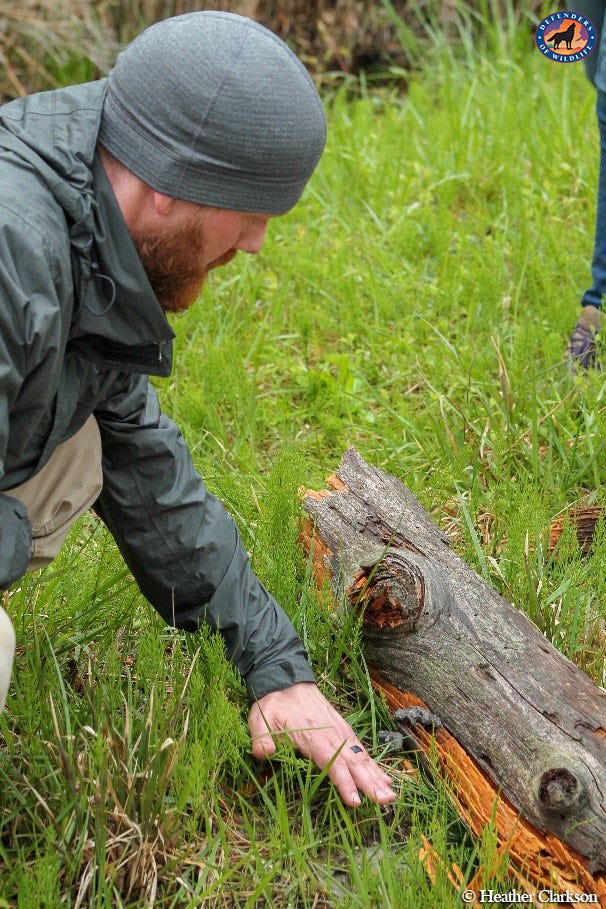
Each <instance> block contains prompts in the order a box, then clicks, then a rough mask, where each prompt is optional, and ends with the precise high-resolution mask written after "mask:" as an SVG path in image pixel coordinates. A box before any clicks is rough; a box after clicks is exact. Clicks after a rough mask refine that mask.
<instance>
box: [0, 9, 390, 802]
mask: <svg viewBox="0 0 606 909" xmlns="http://www.w3.org/2000/svg"><path fill="white" fill-rule="evenodd" d="M324 142H325V118H324V113H323V110H322V105H321V102H320V99H319V97H318V95H317V92H316V91H315V88H314V86H313V83H312V82H311V79H310V78H309V76H308V74H307V72H306V71H305V69H304V67H303V65H302V64H301V63H300V62H299V60H298V59H297V58H296V57H295V55H294V54H293V53H292V52H291V51H290V50H289V49H288V48H287V46H286V45H285V44H284V43H283V42H282V41H281V40H280V39H278V38H277V37H276V36H275V35H273V34H272V33H271V32H269V31H267V30H266V29H264V28H263V27H261V26H260V25H258V24H257V23H254V22H252V21H251V20H249V19H246V18H243V17H241V16H235V15H232V14H229V13H219V12H198V13H192V14H188V15H184V16H177V17H175V18H173V19H167V20H165V21H163V22H161V23H159V24H157V25H155V26H152V27H151V28H149V29H147V30H146V31H144V32H143V33H142V34H141V35H140V36H139V38H137V39H136V40H135V41H134V42H133V43H132V44H131V45H129V46H128V47H127V49H126V50H125V51H124V52H123V53H122V54H121V55H120V56H119V57H118V61H117V63H116V66H115V68H114V69H113V70H112V72H111V73H110V75H109V77H108V78H107V79H102V80H100V81H98V82H92V83H88V84H86V85H80V86H75V87H70V88H64V89H60V90H58V91H52V92H44V93H41V94H38V95H32V96H31V97H29V98H24V99H19V100H16V101H12V102H10V103H9V104H6V105H5V106H4V107H2V108H1V109H0V221H1V231H0V295H1V306H0V376H1V382H0V491H1V493H2V494H1V495H0V587H6V586H7V585H9V584H11V583H12V582H13V581H15V580H16V579H17V578H19V577H20V576H21V575H22V574H23V573H24V572H25V571H26V570H28V569H33V568H36V567H39V566H42V565H45V564H48V563H49V562H50V561H52V559H53V558H54V557H55V556H56V555H57V553H58V551H59V548H60V546H61V543H62V542H63V540H64V538H65V536H66V534H67V531H68V529H69V527H70V525H71V524H72V523H73V521H74V520H75V519H76V518H77V517H78V516H79V515H80V514H82V513H83V512H84V511H85V510H86V509H87V508H88V507H89V506H91V505H92V504H94V506H95V510H96V512H97V513H98V514H99V515H100V516H101V518H102V520H103V521H104V522H105V524H106V525H107V527H108V528H109V530H110V531H111V533H112V534H113V536H114V538H115V539H116V542H117V544H118V546H119V548H120V551H121V552H122V555H123V556H124V559H125V561H126V562H127V564H128V566H129V568H130V570H131V571H132V573H133V575H134V577H135V578H136V580H137V583H138V585H139V587H140V589H141V591H142V592H143V594H144V595H145V596H146V597H147V599H148V600H149V601H150V602H151V603H152V604H153V606H154V607H155V608H156V609H157V610H158V612H159V613H160V614H161V615H162V617H163V618H164V620H165V621H166V622H168V623H170V624H173V625H175V626H177V627H179V628H185V629H189V630H195V629H196V628H198V627H199V625H200V623H201V622H207V623H208V624H209V625H210V626H211V627H212V628H214V629H217V630H218V631H220V632H221V634H222V635H223V637H224V639H225V643H226V648H227V653H228V655H229V657H230V659H231V660H232V661H233V663H234V664H235V666H236V667H237V668H238V669H239V670H240V672H241V673H242V676H243V678H244V680H245V682H246V686H247V690H248V694H249V697H250V699H251V702H252V708H251V712H250V718H249V726H250V731H251V735H252V739H253V745H252V749H253V753H254V754H255V756H257V757H264V756H268V755H270V754H271V753H272V752H273V751H274V748H275V745H274V741H273V736H272V733H276V732H281V731H284V730H287V733H288V735H289V736H290V738H291V739H292V741H293V742H294V744H295V745H296V747H297V748H298V749H299V750H300V751H301V752H302V753H303V754H304V755H306V756H308V757H310V758H311V759H313V760H314V761H315V762H316V763H317V764H318V766H320V767H324V766H325V765H326V764H328V763H329V762H330V761H331V760H332V759H333V758H334V756H335V754H337V757H336V758H335V759H334V762H333V764H332V766H331V768H330V770H329V776H330V778H331V779H332V781H333V783H334V784H335V786H336V787H337V789H338V791H339V793H340V795H341V797H342V798H343V800H344V801H345V802H346V803H347V804H348V805H356V804H358V803H359V801H360V793H364V794H366V795H368V796H369V797H370V798H371V799H373V800H374V801H376V802H379V803H386V802H389V801H391V800H392V799H393V798H394V797H395V796H394V793H393V791H392V790H391V788H390V778H389V777H388V776H387V775H386V774H385V773H384V772H383V771H382V770H381V769H380V768H379V767H378V766H377V764H375V762H374V761H373V760H372V759H371V758H370V756H369V755H368V754H367V753H366V751H365V750H364V748H363V747H362V746H361V744H360V742H359V741H358V740H357V738H356V736H355V734H354V732H353V730H352V729H351V727H350V726H349V725H348V724H347V723H346V722H345V720H344V719H343V718H342V717H341V716H340V715H339V714H338V713H337V712H336V710H335V709H334V708H333V707H332V706H331V705H330V704H329V703H328V701H327V700H326V699H325V698H324V697H323V695H322V694H321V692H320V691H319V689H318V688H317V686H316V684H315V682H314V677H313V673H312V671H311V669H310V666H309V663H308V660H307V654H306V653H305V651H304V649H303V646H302V644H301V642H300V640H299V638H298V637H297V635H296V632H295V630H294V628H293V626H292V624H291V623H290V621H289V620H288V618H287V617H286V615H285V614H284V612H283V611H282V610H281V608H280V607H279V606H278V604H277V603H276V602H275V600H274V599H273V598H272V597H271V596H270V594H269V593H268V592H267V591H266V590H265V588H264V587H263V586H262V584H261V583H260V582H259V580H258V579H257V578H256V577H255V575H254V574H253V572H252V570H251V567H250V563H249V560H248V557H247V555H246V552H245V551H244V548H243V546H242V544H241V542H240V540H239V538H238V533H237V531H236V527H235V524H234V522H233V521H232V519H231V518H230V517H229V516H228V515H227V513H226V512H225V510H224V508H223V507H222V506H221V504H220V503H219V502H218V501H217V499H216V498H214V497H213V496H212V495H210V494H209V493H208V491H207V489H206V487H205V485H204V483H203V481H202V480H201V478H200V477H199V476H198V474H197V473H196V471H195V469H194V467H193V464H192V461H191V457H190V454H189V452H188V450H187V448H186V446H185V443H184V441H183V438H182V437H181V435H180V433H179V430H178V429H177V427H176V426H175V425H174V423H172V421H171V420H169V419H167V418H166V417H165V416H164V415H163V414H161V412H160V409H159V406H158V400H157V397H156V394H155V392H154V389H153V388H152V387H151V386H150V384H149V381H148V376H149V375H156V376H163V377H166V376H168V375H169V374H170V371H171V349H172V348H171V340H172V338H173V336H174V335H173V331H172V329H171V327H170V325H169V323H168V321H167V319H166V316H165V311H171V312H175V311H178V310H182V309H185V308H187V307H189V306H190V305H191V304H192V303H193V301H194V300H195V299H196V297H197V295H198V293H199V291H200V288H201V286H202V284H203V282H204V279H205V277H206V275H207V274H208V272H209V271H210V270H211V269H212V268H215V267H217V266H218V265H221V264H223V263H225V262H228V261H230V260H231V259H232V258H233V257H234V256H235V255H236V253H237V252H238V251H243V252H247V253H251V254H253V255H254V254H255V253H257V252H259V250H260V249H261V247H262V245H263V241H264V237H265V231H266V228H267V224H268V221H269V219H270V218H271V217H273V216H275V215H279V214H283V213H284V212H286V211H288V210H289V209H290V208H291V207H292V206H293V205H294V204H295V203H296V202H297V200H298V199H299V197H300V195H301V193H302V191H303V188H304V186H305V184H306V183H307V181H308V180H309V177H310V176H311V174H312V172H313V170H314V168H315V166H316V164H317V162H318V160H319V158H320V155H321V153H322V150H323V147H324ZM1 619H2V621H1V622H0V650H1V651H2V654H1V660H0V662H1V663H2V665H1V666H0V687H1V689H2V690H1V691H0V706H3V704H4V699H5V696H6V688H7V685H8V679H9V677H10V670H11V665H12V658H13V651H14V634H13V631H12V626H11V624H10V621H9V619H8V617H7V616H6V615H5V614H3V615H2V617H1Z"/></svg>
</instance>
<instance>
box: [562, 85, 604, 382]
mask: <svg viewBox="0 0 606 909" xmlns="http://www.w3.org/2000/svg"><path fill="white" fill-rule="evenodd" d="M596 111H597V118H598V128H599V133H600V167H599V176H598V195H597V206H596V219H595V241H594V251H593V259H592V262H591V276H592V278H593V283H592V285H591V287H590V288H589V289H588V290H587V291H585V293H584V294H583V297H582V299H581V306H582V307H583V309H582V312H581V315H580V316H579V319H578V321H577V324H576V325H575V327H574V330H573V332H572V334H571V336H570V345H569V353H570V357H571V359H572V362H573V365H574V366H575V367H580V368H581V369H589V368H591V367H592V366H596V365H597V348H596V335H597V334H598V332H599V331H600V329H601V328H602V327H603V324H604V313H603V312H602V299H603V295H604V294H606V92H603V91H601V90H600V89H599V88H598V89H597V102H596Z"/></svg>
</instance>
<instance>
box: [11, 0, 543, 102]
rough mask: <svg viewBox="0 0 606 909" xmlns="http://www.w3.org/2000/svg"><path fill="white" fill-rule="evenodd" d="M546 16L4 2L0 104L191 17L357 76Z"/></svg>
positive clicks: (347, 3)
mask: <svg viewBox="0 0 606 909" xmlns="http://www.w3.org/2000/svg"><path fill="white" fill-rule="evenodd" d="M539 7H540V3H538V2H536V0H531V2H527V3H523V2H520V0H515V2H514V0H485V2H484V3H474V2H471V0H444V2H437V0H421V2H411V0H372V2H368V0H211V2H201V0H169V2H163V0H135V2H128V3H127V2H125V0H4V2H3V4H2V10H1V11H0V98H5V99H6V98H11V97H16V96H18V95H23V94H27V93H28V92H31V91H37V90H40V89H44V88H52V87H54V86H56V85H57V84H59V83H60V82H65V81H68V82H75V81H81V80H82V79H88V78H95V77H96V76H98V75H100V74H103V73H104V72H106V71H107V69H108V68H109V67H110V66H111V63H112V61H113V59H114V58H115V54H116V52H117V50H118V48H119V46H120V45H122V44H125V43H127V42H128V41H130V40H131V39H132V38H133V37H134V36H135V35H136V34H137V33H138V32H139V31H141V29H142V28H144V27H145V26H146V25H148V24H150V23H152V22H156V21H158V20H159V19H163V18H166V17H168V16H172V15H178V14H179V13H184V12H190V11H193V10H201V9H223V10H229V11H232V12H237V13H241V14H243V15H246V16H250V17H252V18H254V19H257V20H258V21H260V22H262V23H263V24H265V25H267V26H268V27H269V28H271V29H273V30H274V31H275V32H277V34H279V35H280V36H281V37H282V38H284V39H285V40H286V41H288V42H289V43H290V44H291V45H292V46H293V47H294V48H295V49H296V50H297V52H298V53H299V54H300V56H301V57H302V58H303V60H304V61H305V63H306V64H307V65H308V66H309V67H310V68H312V69H313V70H315V71H317V72H323V73H324V72H335V71H336V72H340V73H346V74H347V73H353V74H357V73H359V72H360V71H361V70H386V69H388V68H389V67H393V66H397V67H404V68H406V67H408V66H410V65H411V63H413V62H414V56H415V48H417V49H418V47H419V44H421V45H422V44H423V42H424V41H426V40H431V39H432V37H435V35H436V34H440V35H446V36H450V37H451V38H452V39H453V40H456V37H457V35H458V34H459V33H460V31H461V27H462V26H463V25H467V26H469V24H470V23H471V24H473V22H474V21H479V19H480V18H481V15H483V16H485V15H489V16H491V17H503V18H506V17H507V16H511V15H512V14H514V15H518V14H520V15H522V14H530V15H532V14H533V13H534V12H536V11H537V10H538V8H539ZM480 8H482V9H480ZM83 61H85V62H84V63H83Z"/></svg>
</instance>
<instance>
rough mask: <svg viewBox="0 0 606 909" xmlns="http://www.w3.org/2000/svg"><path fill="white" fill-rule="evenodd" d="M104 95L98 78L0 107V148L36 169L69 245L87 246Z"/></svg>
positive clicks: (90, 232) (103, 88)
mask: <svg viewBox="0 0 606 909" xmlns="http://www.w3.org/2000/svg"><path fill="white" fill-rule="evenodd" d="M106 91H107V80H106V79H101V80H99V82H88V83H86V84H84V85H75V86H73V87H70V88H61V89H57V90H56V91H50V92H38V93H37V94H35V95H28V96H27V97H26V98H18V99H16V100H15V101H9V103H8V104H4V105H3V106H2V107H1V108H0V127H2V128H1V129H0V148H2V149H3V150H4V151H5V152H6V153H8V154H10V155H11V157H12V158H13V160H16V161H18V160H21V161H22V162H23V164H24V165H26V166H28V167H32V166H33V167H34V168H35V170H36V171H37V172H38V173H39V175H40V177H41V178H42V179H43V180H44V182H45V183H46V184H47V185H48V188H49V190H50V191H51V193H52V194H53V196H54V197H55V199H56V200H57V202H58V203H59V205H60V206H61V208H62V209H63V210H64V211H65V213H66V215H67V216H68V218H69V221H70V222H71V225H72V228H71V231H70V239H71V240H72V242H75V243H77V244H78V243H83V244H84V247H86V246H87V245H88V247H89V248H90V244H91V242H92V233H93V230H92V227H93V225H92V202H93V195H92V176H91V167H92V162H93V158H94V154H95V145H96V142H97V133H98V132H99V122H100V120H101V110H102V108H103V101H104V98H105V93H106ZM86 240H87V241H88V244H87V242H86Z"/></svg>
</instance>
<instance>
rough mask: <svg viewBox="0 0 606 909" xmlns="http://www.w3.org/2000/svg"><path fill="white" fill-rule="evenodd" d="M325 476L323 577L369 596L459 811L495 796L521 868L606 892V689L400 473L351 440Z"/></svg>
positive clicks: (319, 513)
mask: <svg viewBox="0 0 606 909" xmlns="http://www.w3.org/2000/svg"><path fill="white" fill-rule="evenodd" d="M329 485H330V486H331V490H330V491H324V492H320V493H315V492H310V491H308V492H306V493H305V497H304V508H305V510H306V511H307V513H308V514H309V515H310V516H311V518H312V519H313V525H312V522H311V521H310V522H308V524H307V526H306V529H305V530H304V533H303V539H304V543H306V545H307V547H308V548H309V549H311V550H312V551H313V561H314V564H315V566H316V568H317V574H318V575H319V579H320V580H322V577H323V576H328V577H329V578H330V580H331V583H332V585H333V588H334V589H335V591H336V592H337V593H338V594H339V595H343V594H344V595H345V596H346V597H347V599H348V600H349V602H350V603H351V604H352V605H353V606H354V607H356V608H363V609H364V620H363V625H362V634H363V648H364V654H365V658H366V660H367V663H368V664H369V667H371V670H372V676H373V682H374V684H375V687H377V688H379V689H381V690H383V691H384V692H385V693H386V696H387V698H388V702H389V703H390V705H391V706H396V705H397V704H400V705H402V704H410V703H419V702H421V703H424V704H425V705H426V706H427V708H428V709H429V710H430V711H431V712H432V713H434V714H437V716H439V718H440V720H441V723H442V725H441V726H440V727H439V728H436V729H434V730H433V737H434V739H435V743H436V745H437V749H438V755H439V759H440V761H441V762H442V765H443V769H444V772H445V773H446V775H447V777H448V779H449V780H450V784H451V786H452V787H453V788H454V791H455V794H456V799H457V801H458V803H459V807H460V808H461V809H462V811H461V813H462V815H463V817H464V818H465V819H466V820H467V821H468V822H470V824H471V826H472V829H474V825H475V826H476V827H477V825H478V822H479V819H481V818H482V817H483V818H484V823H485V822H487V821H488V820H489V819H490V817H491V813H492V809H493V807H494V799H497V800H498V807H497V826H499V824H500V825H501V826H500V829H499V836H500V838H501V839H502V841H503V842H505V841H507V840H508V841H509V847H510V850H511V851H510V855H513V854H514V853H515V854H516V855H517V859H516V860H517V866H516V867H517V870H518V872H519V873H520V874H522V875H524V876H525V877H530V878H531V879H532V880H534V881H535V882H539V883H541V882H546V884H547V886H550V885H553V880H554V874H557V878H558V881H559V882H560V885H562V884H563V883H567V882H571V883H572V884H573V885H574V884H575V882H576V886H577V887H579V888H580V891H579V892H597V893H599V894H600V895H601V896H602V898H603V899H605V900H606V879H605V878H604V877H603V876H602V873H603V872H606V694H605V693H604V691H602V689H600V688H598V687H597V686H596V685H594V684H593V682H592V681H591V680H590V679H589V678H588V677H587V676H586V675H585V674H584V673H583V672H581V670H579V669H578V668H577V667H576V666H575V665H574V664H573V663H571V662H570V661H569V660H567V659H566V658H565V657H564V656H563V655H562V654H561V653H559V651H557V650H556V649H555V648H554V647H552V646H551V644H550V643H549V642H548V641H547V640H546V639H545V638H544V637H543V635H542V634H541V633H540V632H539V630H538V629H537V628H536V626H535V625H533V624H532V622H530V620H529V619H528V618H527V617H526V616H525V615H524V614H523V613H521V612H520V611H518V610H517V609H515V608H514V607H513V606H512V605H510V604H509V603H508V602H507V601H506V600H505V599H504V598H503V597H501V596H500V595H499V594H498V593H497V592H496V591H494V590H492V589H491V588H490V587H489V586H488V585H487V584H486V583H485V582H484V581H483V580H482V579H481V578H480V577H479V576H478V575H477V574H476V573H475V572H474V571H472V570H471V569H470V568H469V567H468V566H467V565H466V563H465V562H464V561H463V560H462V559H461V558H460V557H459V556H457V555H456V554H455V553H454V552H453V551H452V550H451V549H450V547H449V545H448V539H447V537H445V535H444V534H443V532H442V531H441V530H440V529H439V528H438V527H437V525H436V524H435V523H434V522H433V521H432V520H431V518H430V517H429V515H428V514H427V512H425V511H424V509H423V508H422V507H421V506H420V504H419V503H418V502H417V500H416V499H415V498H414V496H413V495H412V494H411V493H410V492H409V491H408V490H407V489H406V487H405V486H404V485H403V484H402V483H401V482H400V481H399V480H398V479H396V478H395V477H392V476H389V475H387V474H385V473H383V472H382V471H380V470H377V469H374V468H372V467H370V466H369V465H368V464H366V462H365V461H364V460H363V459H362V458H361V457H360V455H359V454H358V453H357V452H356V451H355V450H353V449H350V450H349V451H348V452H347V453H346V454H345V456H344V458H343V461H342V463H341V466H340V468H339V470H338V471H337V474H336V476H333V477H331V478H330V480H329ZM411 696H412V698H411ZM419 699H420V701H419ZM415 735H416V736H417V738H418V739H419V741H420V743H421V745H422V744H423V741H424V740H425V745H427V743H428V742H429V741H430V740H431V738H432V733H431V732H430V731H429V730H423V729H422V728H421V727H419V726H416V727H415ZM478 788H479V789H480V790H483V795H482V796H481V799H480V801H482V799H484V800H485V801H486V804H484V805H480V807H479V808H478V805H477V804H475V805H474V798H475V800H476V802H477V792H478ZM491 794H492V796H493V797H494V798H493V799H492V800H491ZM519 815H521V818H520V817H519ZM475 832H476V833H477V832H479V831H478V830H475ZM529 836H530V838H531V841H532V842H533V843H534V846H532V845H530V843H529V839H528V837H529ZM521 841H524V842H525V845H523V846H521V847H520V842H521ZM516 843H517V845H516ZM518 847H520V848H521V854H520V848H518ZM533 848H534V849H536V850H537V855H532V854H530V852H532V849H533ZM516 849H517V850H518V851H517V853H516ZM525 850H527V851H525ZM528 850H529V851H528ZM592 887H593V888H594V889H593V890H592V889H591V888H592ZM586 888H589V889H586ZM605 905H606V902H605Z"/></svg>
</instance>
